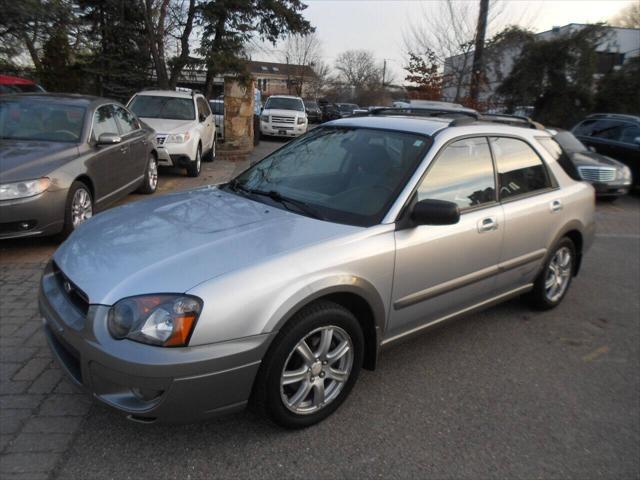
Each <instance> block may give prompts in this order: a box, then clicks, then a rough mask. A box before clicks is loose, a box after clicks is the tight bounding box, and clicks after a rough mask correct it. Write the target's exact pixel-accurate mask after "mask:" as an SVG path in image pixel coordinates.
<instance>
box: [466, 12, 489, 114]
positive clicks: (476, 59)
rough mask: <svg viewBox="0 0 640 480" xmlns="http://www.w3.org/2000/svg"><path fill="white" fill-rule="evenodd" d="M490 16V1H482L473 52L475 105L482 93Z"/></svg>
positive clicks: (472, 99)
mask: <svg viewBox="0 0 640 480" xmlns="http://www.w3.org/2000/svg"><path fill="white" fill-rule="evenodd" d="M488 14H489V0H480V14H479V15H478V28H477V30H476V44H475V50H474V52H473V66H472V67H471V88H470V89H469V90H470V91H469V96H470V97H471V101H472V102H473V103H474V105H473V107H474V108H475V106H476V105H475V104H477V102H478V94H479V93H480V82H481V81H482V72H483V70H484V68H483V59H482V54H483V53H484V37H485V35H486V33H487V16H488Z"/></svg>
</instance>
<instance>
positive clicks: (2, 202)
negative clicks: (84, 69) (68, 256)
mask: <svg viewBox="0 0 640 480" xmlns="http://www.w3.org/2000/svg"><path fill="white" fill-rule="evenodd" d="M157 172H158V170H157V151H156V148H155V132H154V131H153V130H152V129H151V128H149V127H148V126H145V125H143V124H142V123H141V122H140V121H138V119H137V118H136V116H135V115H134V114H132V113H131V112H130V111H129V110H127V109H126V108H125V107H123V106H122V105H120V104H119V103H117V102H114V101H112V100H108V99H106V98H98V97H89V96H81V95H63V94H47V93H40V94H17V95H3V96H2V97H0V238H15V237H26V236H36V235H52V234H57V233H62V234H63V235H65V236H66V235H68V234H69V233H71V232H72V231H73V230H75V229H76V228H77V227H78V226H79V225H80V224H81V223H83V222H84V221H85V220H87V219H88V218H90V217H91V216H93V215H94V214H95V213H96V212H98V211H100V210H102V209H104V208H105V207H106V206H108V205H109V204H111V203H113V202H115V201H116V200H118V199H120V198H122V197H124V196H125V195H127V194H128V193H130V192H132V191H134V190H138V191H140V192H142V193H153V192H155V191H156V188H157V185H158V173H157Z"/></svg>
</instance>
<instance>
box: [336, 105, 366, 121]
mask: <svg viewBox="0 0 640 480" xmlns="http://www.w3.org/2000/svg"><path fill="white" fill-rule="evenodd" d="M335 105H336V108H337V109H338V111H339V112H340V116H341V117H342V118H344V117H350V116H351V115H353V111H354V110H359V109H360V107H359V106H358V105H356V104H355V103H336V104H335Z"/></svg>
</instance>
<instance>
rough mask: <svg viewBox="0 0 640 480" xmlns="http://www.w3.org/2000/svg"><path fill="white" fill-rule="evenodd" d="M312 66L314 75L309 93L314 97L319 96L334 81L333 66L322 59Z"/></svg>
mask: <svg viewBox="0 0 640 480" xmlns="http://www.w3.org/2000/svg"><path fill="white" fill-rule="evenodd" d="M311 68H312V69H313V73H314V76H313V77H312V78H311V80H310V82H309V87H310V88H309V90H310V92H309V93H310V95H311V96H312V97H313V98H318V97H320V96H321V95H322V93H323V91H324V90H325V89H326V88H327V86H328V85H329V84H330V83H331V81H332V79H331V67H330V66H329V65H328V64H327V63H325V62H323V61H322V60H318V61H317V62H316V63H315V64H314V65H313V67H311Z"/></svg>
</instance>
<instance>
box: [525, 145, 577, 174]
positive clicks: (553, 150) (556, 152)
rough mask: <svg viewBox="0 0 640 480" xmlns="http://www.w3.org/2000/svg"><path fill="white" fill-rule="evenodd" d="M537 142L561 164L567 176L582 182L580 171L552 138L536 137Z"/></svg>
mask: <svg viewBox="0 0 640 480" xmlns="http://www.w3.org/2000/svg"><path fill="white" fill-rule="evenodd" d="M536 140H538V142H539V143H540V145H542V146H543V147H544V149H545V150H546V151H547V152H549V154H550V155H551V156H552V157H553V158H554V160H555V161H556V162H558V163H559V164H560V166H561V167H562V169H563V170H564V171H565V173H566V174H567V175H569V176H570V177H571V178H573V179H574V180H582V178H581V177H580V174H579V173H578V169H577V168H576V166H575V165H574V164H573V162H572V161H571V159H570V158H569V155H567V153H566V152H565V151H564V150H563V149H562V147H561V146H560V144H559V143H558V142H556V141H555V140H554V139H553V138H551V137H536Z"/></svg>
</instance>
